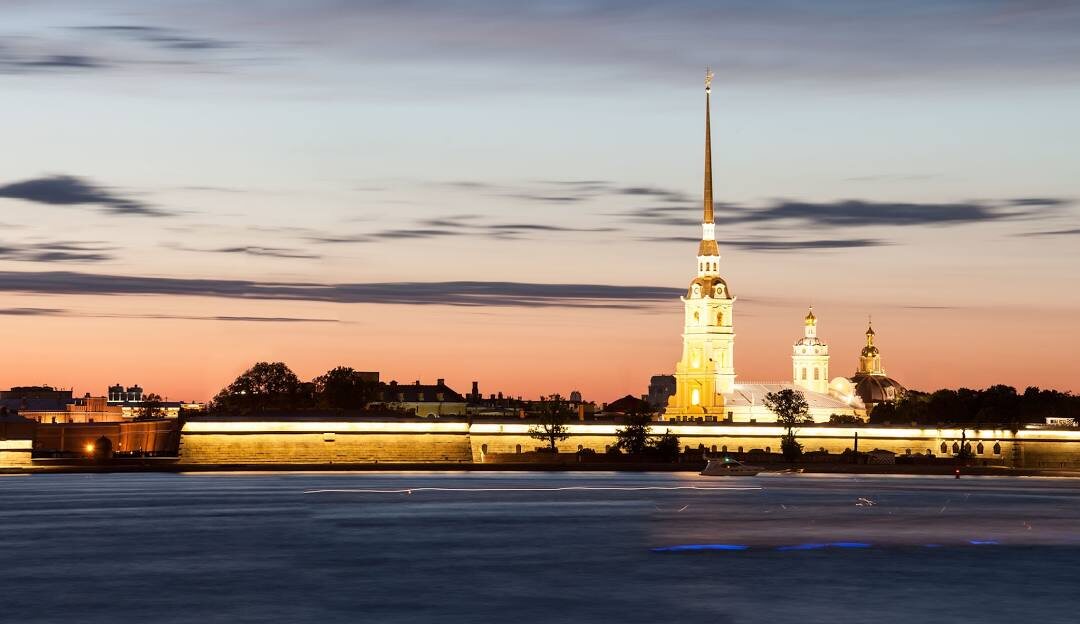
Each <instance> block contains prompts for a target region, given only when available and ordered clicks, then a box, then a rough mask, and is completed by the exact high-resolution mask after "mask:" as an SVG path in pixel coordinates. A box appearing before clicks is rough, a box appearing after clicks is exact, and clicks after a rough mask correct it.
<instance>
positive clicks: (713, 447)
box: [712, 444, 716, 453]
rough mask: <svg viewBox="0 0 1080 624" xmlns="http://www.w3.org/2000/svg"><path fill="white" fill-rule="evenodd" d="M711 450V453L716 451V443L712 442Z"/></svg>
mask: <svg viewBox="0 0 1080 624" xmlns="http://www.w3.org/2000/svg"><path fill="white" fill-rule="evenodd" d="M712 452H713V453H715V452H716V445H715V444H713V445H712Z"/></svg>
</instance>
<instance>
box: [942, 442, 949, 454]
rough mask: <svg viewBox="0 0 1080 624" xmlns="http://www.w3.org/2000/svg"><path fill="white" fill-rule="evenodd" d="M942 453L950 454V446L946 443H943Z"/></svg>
mask: <svg viewBox="0 0 1080 624" xmlns="http://www.w3.org/2000/svg"><path fill="white" fill-rule="evenodd" d="M941 452H942V453H948V452H949V446H948V445H947V444H945V443H944V442H942V443H941Z"/></svg>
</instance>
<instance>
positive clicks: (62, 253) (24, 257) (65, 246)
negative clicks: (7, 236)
mask: <svg viewBox="0 0 1080 624" xmlns="http://www.w3.org/2000/svg"><path fill="white" fill-rule="evenodd" d="M107 251H110V248H108V247H102V246H100V245H99V244H96V243H83V242H60V241H57V242H46V243H23V244H12V243H0V260H14V261H16V262H103V261H105V260H111V259H112V256H111V255H110V254H108V253H106V252H107Z"/></svg>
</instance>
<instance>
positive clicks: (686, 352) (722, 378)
mask: <svg viewBox="0 0 1080 624" xmlns="http://www.w3.org/2000/svg"><path fill="white" fill-rule="evenodd" d="M712 78H713V74H712V72H711V71H707V72H706V73H705V189H704V206H703V208H704V210H703V213H704V214H703V217H702V223H701V242H700V243H699V244H698V253H697V277H695V278H694V279H693V280H692V281H691V282H690V287H689V288H688V289H687V291H686V296H685V297H682V302H683V308H684V317H683V353H682V358H681V359H680V360H679V362H678V363H677V364H676V365H675V394H674V395H672V396H671V397H670V398H669V399H668V407H667V410H666V412H665V415H666V417H667V418H669V419H671V420H680V419H684V418H688V417H696V416H699V415H706V414H708V415H715V416H716V417H717V419H719V420H723V419H724V418H725V417H726V414H725V411H724V405H725V402H724V394H730V393H732V392H734V390H735V331H734V324H733V321H734V319H733V318H732V313H733V311H734V304H735V297H734V296H732V294H731V292H730V290H728V286H727V282H726V281H724V279H723V278H722V277H720V251H719V249H718V247H717V244H716V225H715V221H714V217H713V187H712V137H711V134H712V132H711V127H710V119H709V117H710V115H709V104H710V103H709V96H710V94H711V92H712Z"/></svg>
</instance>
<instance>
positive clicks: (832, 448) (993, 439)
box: [470, 423, 1080, 465]
mask: <svg viewBox="0 0 1080 624" xmlns="http://www.w3.org/2000/svg"><path fill="white" fill-rule="evenodd" d="M528 428H529V427H528V425H527V424H519V423H514V424H510V423H506V424H494V423H481V424H475V425H473V426H472V428H471V430H470V438H471V440H472V448H473V460H474V461H477V462H481V461H483V457H484V455H485V454H488V453H517V452H528V451H532V450H535V449H536V448H537V447H540V446H544V444H545V443H544V442H542V441H540V440H535V439H533V438H531V437H529V435H528ZM569 428H570V432H571V434H572V435H571V437H570V438H569V439H567V440H565V441H562V442H559V443H558V448H559V452H560V453H573V452H576V451H577V450H578V449H579V447H581V448H591V449H593V450H595V451H596V452H598V453H603V452H604V451H605V450H606V448H607V447H608V446H612V445H614V444H615V440H616V439H615V430H616V429H618V426H617V425H606V424H605V425H600V424H573V425H569ZM666 430H670V431H671V432H672V433H674V434H675V435H677V436H678V437H679V443H680V445H681V446H682V447H683V448H684V449H685V448H686V447H690V448H691V449H698V448H699V447H700V445H704V446H705V449H706V450H708V451H709V452H723V451H725V450H727V451H728V452H739V451H740V450H741V451H742V452H749V451H750V450H752V449H760V450H763V451H764V450H769V451H771V452H774V453H776V452H779V450H780V436H781V435H783V432H784V431H783V429H782V428H780V427H775V426H739V425H715V426H711V425H666V424H663V425H658V426H654V427H653V432H654V433H657V434H659V433H663V432H664V431H666ZM856 432H858V434H859V450H860V451H862V452H866V451H871V450H874V449H882V450H888V451H893V452H894V453H897V454H900V455H903V454H906V453H908V451H909V450H910V452H911V453H912V454H915V453H926V451H927V450H930V451H932V452H933V453H934V454H935V455H937V456H951V455H952V454H953V448H954V447H953V445H954V444H956V445H957V448H959V444H960V443H961V440H962V439H964V440H966V441H967V443H968V444H970V445H971V447H972V452H973V453H975V457H976V458H978V459H987V460H999V459H1000V460H1005V461H1006V463H1011V461H1012V458H1013V456H1014V452H1013V444H1014V443H1015V441H1016V438H1017V435H1014V434H1013V432H1011V431H1007V430H984V431H972V430H967V431H966V437H965V434H964V433H962V432H961V431H960V430H959V429H917V428H883V427H860V428H852V427H801V428H799V429H798V433H797V436H798V439H799V441H800V442H801V443H802V444H803V446H804V448H805V450H807V451H817V450H826V451H828V452H829V453H833V454H839V453H842V452H844V451H845V450H848V449H853V448H854V446H855V433H856ZM1031 433H1032V432H1026V431H1025V432H1021V433H1020V434H1019V435H1020V436H1024V435H1028V434H1031ZM1040 433H1042V434H1044V435H1045V434H1050V435H1051V437H1053V434H1058V433H1060V434H1065V435H1066V436H1068V435H1069V434H1077V435H1076V439H1074V440H1072V441H1065V442H1064V443H1063V441H1061V440H1059V441H1055V442H1054V443H1053V444H1056V445H1057V446H1055V447H1053V448H1056V449H1059V452H1060V453H1063V454H1065V455H1069V454H1072V455H1073V456H1074V457H1075V458H1076V459H1075V460H1074V461H1077V462H1080V432H1075V431H1074V432H1040ZM1029 437H1030V436H1029ZM1059 437H1060V436H1059ZM943 443H944V444H945V448H946V450H945V451H944V452H942V450H941V445H942V444H943ZM980 444H981V445H982V447H981V449H982V453H979V452H978V450H979V445H980ZM1025 444H1030V442H1025ZM1047 444H1050V443H1047ZM519 446H520V448H519ZM995 450H996V451H1000V452H997V453H995ZM1038 453H1039V454H1040V456H1041V455H1042V454H1043V453H1045V451H1041V450H1040V451H1038ZM1023 457H1024V458H1025V459H1027V460H1028V461H1031V460H1032V459H1033V457H1032V456H1031V455H1030V453H1028V454H1025V455H1023ZM1077 465H1080V463H1078V464H1077Z"/></svg>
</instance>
